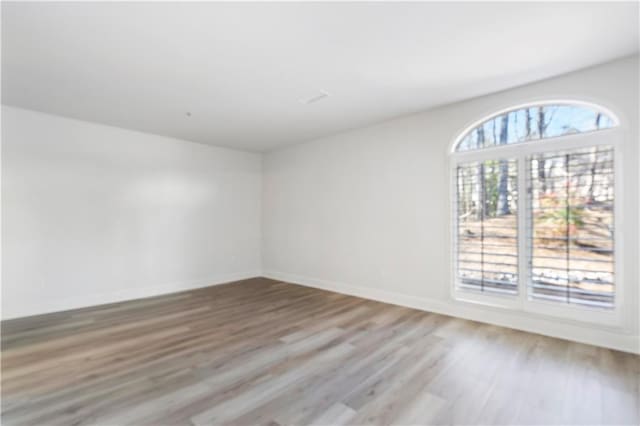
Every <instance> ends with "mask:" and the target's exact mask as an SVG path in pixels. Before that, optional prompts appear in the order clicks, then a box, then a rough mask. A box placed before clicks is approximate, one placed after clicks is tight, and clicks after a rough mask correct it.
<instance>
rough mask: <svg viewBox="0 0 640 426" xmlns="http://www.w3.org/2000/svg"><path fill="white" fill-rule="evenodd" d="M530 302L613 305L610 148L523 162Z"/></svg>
mask: <svg viewBox="0 0 640 426" xmlns="http://www.w3.org/2000/svg"><path fill="white" fill-rule="evenodd" d="M527 165H528V171H527V177H528V180H529V185H528V187H529V189H530V191H529V194H530V196H529V207H528V218H529V220H528V222H529V223H530V224H531V230H530V239H529V246H530V252H531V291H530V296H531V297H532V298H534V299H542V300H550V301H555V302H561V303H571V304H579V305H588V306H595V307H601V308H611V307H613V303H614V300H613V296H614V279H613V278H614V257H613V256H614V253H613V249H614V244H613V225H614V224H613V217H614V216H613V214H614V213H613V212H614V210H613V207H614V206H613V201H614V187H613V183H614V171H613V149H612V148H611V147H592V148H588V149H581V150H574V151H568V152H553V153H544V154H540V155H536V156H532V157H529V158H528V159H527Z"/></svg>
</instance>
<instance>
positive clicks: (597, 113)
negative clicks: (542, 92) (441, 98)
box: [454, 103, 617, 152]
mask: <svg viewBox="0 0 640 426" xmlns="http://www.w3.org/2000/svg"><path fill="white" fill-rule="evenodd" d="M615 126H617V120H616V119H615V118H614V117H612V116H611V115H610V114H609V113H607V112H604V111H602V110H601V109H599V108H597V107H594V106H590V105H584V104H578V103H552V104H537V105H530V106H526V107H522V108H516V109H513V110H510V111H507V112H503V113H500V114H497V115H494V116H492V117H491V118H489V119H488V120H484V121H482V122H481V123H480V124H478V125H476V126H474V127H473V128H471V129H470V130H468V131H467V132H466V133H465V134H463V135H462V137H460V138H459V139H458V142H457V143H456V146H455V150H454V151H455V152H464V151H473V150H478V149H482V148H489V147H494V146H500V145H512V144H516V143H521V142H527V141H535V140H540V139H548V138H555V137H559V136H567V135H571V134H578V133H586V132H593V131H598V130H603V129H609V128H612V127H615Z"/></svg>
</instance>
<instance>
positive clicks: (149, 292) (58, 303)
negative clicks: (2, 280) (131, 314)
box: [2, 271, 262, 320]
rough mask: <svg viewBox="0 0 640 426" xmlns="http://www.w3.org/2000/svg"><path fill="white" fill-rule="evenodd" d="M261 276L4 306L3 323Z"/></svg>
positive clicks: (216, 278)
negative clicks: (14, 307)
mask: <svg viewBox="0 0 640 426" xmlns="http://www.w3.org/2000/svg"><path fill="white" fill-rule="evenodd" d="M260 276H262V273H261V271H253V272H241V273H232V274H223V275H218V276H214V277H211V278H203V279H199V280H190V281H180V282H173V283H167V284H161V285H156V286H147V287H140V288H132V289H127V290H120V291H116V292H112V293H98V294H93V295H89V296H84V297H73V298H64V299H57V300H49V301H47V302H46V303H38V304H33V305H30V306H20V307H19V309H12V308H11V307H10V306H3V307H2V308H3V309H2V320H9V319H15V318H23V317H29V316H33V315H42V314H49V313H53V312H62V311H68V310H71V309H80V308H88V307H91V306H99V305H106V304H109V303H117V302H125V301H129V300H137V299H145V298H148V297H154V296H162V295H166V294H171V293H178V292H181V291H185V290H194V289H197V288H203V287H210V286H214V285H220V284H227V283H231V282H234V281H240V280H246V279H249V278H255V277H260ZM16 305H18V304H16Z"/></svg>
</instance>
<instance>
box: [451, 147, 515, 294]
mask: <svg viewBox="0 0 640 426" xmlns="http://www.w3.org/2000/svg"><path fill="white" fill-rule="evenodd" d="M481 140H482V139H481ZM517 169H518V167H517V161H516V160H515V159H509V160H491V161H482V162H472V163H464V164H460V165H459V166H458V169H457V209H458V211H457V241H458V244H457V259H458V264H457V282H458V287H459V288H464V289H470V290H475V291H480V292H493V293H502V294H504V293H506V294H516V293H517V292H518V238H517V229H518V226H517V214H518V212H517V209H518V191H517Z"/></svg>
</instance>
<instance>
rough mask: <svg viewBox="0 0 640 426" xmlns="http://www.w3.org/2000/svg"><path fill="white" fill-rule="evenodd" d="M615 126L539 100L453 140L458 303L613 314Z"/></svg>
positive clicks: (583, 108)
mask: <svg viewBox="0 0 640 426" xmlns="http://www.w3.org/2000/svg"><path fill="white" fill-rule="evenodd" d="M617 126H618V121H617V119H616V118H615V117H614V116H613V115H612V114H611V113H609V112H606V111H605V110H604V109H602V108H599V107H596V106H592V105H586V104H583V103H570V102H556V103H541V104H534V105H530V106H526V107H521V108H516V109H512V110H509V111H507V112H501V113H499V114H497V115H493V116H491V117H490V118H488V119H486V120H483V121H481V122H480V123H479V124H476V125H474V126H472V127H471V128H470V129H469V130H467V131H466V132H464V133H463V134H462V135H461V136H460V137H459V138H458V139H457V140H456V143H455V144H454V148H453V152H452V175H453V182H454V191H455V195H454V217H455V223H454V228H455V237H454V241H455V247H454V248H455V287H454V289H455V294H456V295H457V296H458V297H461V298H469V297H471V298H473V299H479V300H489V301H492V303H493V300H497V299H499V300H501V301H502V302H503V304H507V305H513V306H516V305H517V306H520V307H522V308H524V309H528V308H529V307H530V306H531V305H538V306H552V308H551V309H556V310H557V308H558V306H568V307H572V308H573V307H582V308H584V307H589V308H598V309H601V310H612V309H614V308H615V295H616V284H615V276H616V273H615V267H616V263H615V262H614V259H615V252H616V250H615V240H616V239H615V238H614V230H615V228H614V222H615V218H614V216H615V214H614V213H615V209H614V200H615V188H616V184H615V176H616V167H615V165H616V161H615V152H616V145H617V138H618V135H617V133H616V127H617ZM474 295H475V296H474ZM476 296H477V297H476ZM582 311H583V310H582Z"/></svg>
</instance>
